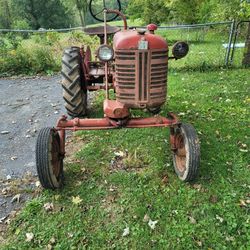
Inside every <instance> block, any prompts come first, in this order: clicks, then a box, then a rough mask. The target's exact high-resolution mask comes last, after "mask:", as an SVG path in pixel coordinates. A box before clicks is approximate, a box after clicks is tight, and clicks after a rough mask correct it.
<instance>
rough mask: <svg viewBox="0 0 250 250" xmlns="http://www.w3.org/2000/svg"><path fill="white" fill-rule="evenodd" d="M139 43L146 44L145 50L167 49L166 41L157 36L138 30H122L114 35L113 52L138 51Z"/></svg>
mask: <svg viewBox="0 0 250 250" xmlns="http://www.w3.org/2000/svg"><path fill="white" fill-rule="evenodd" d="M140 41H147V42H148V48H147V49H168V44H167V42H166V40H164V39H163V38H162V37H160V36H158V35H155V34H150V33H145V31H144V32H143V31H140V30H123V31H119V32H117V33H116V34H115V35H114V43H113V44H114V45H113V46H114V50H120V49H122V50H131V49H133V50H134V49H138V44H139V42H140Z"/></svg>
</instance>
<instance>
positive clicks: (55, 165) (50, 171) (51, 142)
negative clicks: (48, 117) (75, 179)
mask: <svg viewBox="0 0 250 250" xmlns="http://www.w3.org/2000/svg"><path fill="white" fill-rule="evenodd" d="M36 167H37V174H38V177H39V180H40V183H41V185H42V186H43V187H44V188H46V189H56V188H60V187H62V186H63V155H62V154H61V153H60V137H59V134H58V132H57V131H56V130H55V129H53V128H43V129H41V130H40V132H39V134H38V137H37V142H36Z"/></svg>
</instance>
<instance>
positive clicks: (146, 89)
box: [144, 52, 148, 100]
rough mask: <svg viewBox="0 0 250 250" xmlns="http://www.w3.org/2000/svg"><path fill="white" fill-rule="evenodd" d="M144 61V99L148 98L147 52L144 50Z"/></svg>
mask: <svg viewBox="0 0 250 250" xmlns="http://www.w3.org/2000/svg"><path fill="white" fill-rule="evenodd" d="M144 56H145V61H144V100H147V98H148V52H145V54H144Z"/></svg>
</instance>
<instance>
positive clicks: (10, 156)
mask: <svg viewBox="0 0 250 250" xmlns="http://www.w3.org/2000/svg"><path fill="white" fill-rule="evenodd" d="M60 79H61V78H60V76H54V77H34V78H29V79H27V78H25V79H24V78H23V79H22V78H21V79H20V78H17V79H0V114H1V120H0V179H5V178H6V177H8V178H10V177H19V176H22V175H23V174H24V173H25V172H27V171H30V172H31V173H32V174H35V173H36V166H35V143H36V137H37V134H38V132H39V129H41V128H42V127H45V126H55V124H56V120H57V119H58V118H59V116H60V115H61V114H63V113H66V112H65V110H64V108H63V99H62V89H61V86H60Z"/></svg>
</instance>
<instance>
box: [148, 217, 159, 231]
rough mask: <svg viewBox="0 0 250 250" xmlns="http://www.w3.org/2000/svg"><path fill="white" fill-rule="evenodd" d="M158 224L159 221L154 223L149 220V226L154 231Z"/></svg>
mask: <svg viewBox="0 0 250 250" xmlns="http://www.w3.org/2000/svg"><path fill="white" fill-rule="evenodd" d="M157 223H158V220H155V221H153V220H151V219H149V222H148V225H149V227H150V228H151V229H152V230H154V229H155V226H156V224H157Z"/></svg>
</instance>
